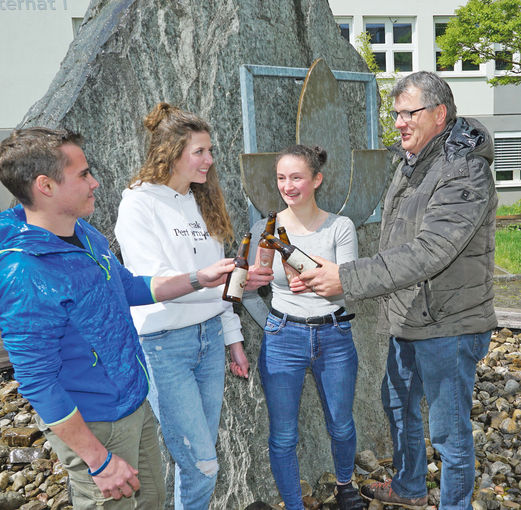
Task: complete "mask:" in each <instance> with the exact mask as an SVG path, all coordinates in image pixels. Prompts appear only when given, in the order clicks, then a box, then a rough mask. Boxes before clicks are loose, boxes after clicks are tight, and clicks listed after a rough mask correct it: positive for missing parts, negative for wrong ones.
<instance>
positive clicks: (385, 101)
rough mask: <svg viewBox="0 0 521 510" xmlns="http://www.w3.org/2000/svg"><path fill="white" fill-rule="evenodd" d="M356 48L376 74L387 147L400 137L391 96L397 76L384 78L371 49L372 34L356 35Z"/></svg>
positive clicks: (383, 132)
mask: <svg viewBox="0 0 521 510" xmlns="http://www.w3.org/2000/svg"><path fill="white" fill-rule="evenodd" d="M356 49H357V50H358V53H360V55H361V57H362V58H363V59H364V60H365V63H366V64H367V67H368V68H369V71H371V72H372V73H374V74H375V76H376V81H377V83H378V88H379V89H380V99H381V103H380V125H381V126H382V142H383V144H384V145H385V146H386V147H389V146H391V145H392V144H393V143H395V142H397V141H398V139H399V134H398V131H396V128H395V127H394V120H393V118H392V117H391V111H392V110H393V109H394V100H393V98H392V97H391V89H392V88H393V85H394V82H395V81H396V76H395V75H392V76H391V77H386V78H384V77H383V76H382V75H383V73H382V71H381V70H380V69H379V68H378V64H377V63H376V60H375V58H374V54H373V50H372V49H371V36H370V34H369V33H368V32H362V33H361V34H360V35H358V36H357V37H356Z"/></svg>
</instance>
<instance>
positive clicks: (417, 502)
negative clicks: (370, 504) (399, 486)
mask: <svg viewBox="0 0 521 510" xmlns="http://www.w3.org/2000/svg"><path fill="white" fill-rule="evenodd" d="M391 481H392V480H387V481H385V482H374V483H370V484H367V485H363V486H362V489H361V490H360V493H361V494H362V497H363V498H364V499H367V500H368V501H372V500H373V499H376V500H378V501H380V502H381V503H384V504H386V505H396V506H403V507H404V508H410V509H411V510H421V509H423V508H425V507H426V506H427V496H423V497H421V498H402V497H400V496H398V494H396V492H394V491H393V490H392V488H391Z"/></svg>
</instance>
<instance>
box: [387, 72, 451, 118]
mask: <svg viewBox="0 0 521 510" xmlns="http://www.w3.org/2000/svg"><path fill="white" fill-rule="evenodd" d="M411 86H413V87H416V88H418V89H420V90H421V93H422V96H421V97H422V101H423V104H424V106H426V107H427V108H434V107H435V106H437V105H439V104H443V105H445V106H446V108H447V117H446V122H447V123H449V122H451V121H453V120H456V115H457V109H456V104H455V103H454V96H453V95H452V90H451V89H450V87H449V84H448V83H447V82H446V81H445V80H443V79H441V78H440V77H439V76H438V75H437V74H436V73H432V72H429V71H419V72H417V73H412V74H409V75H408V76H405V77H404V78H402V79H401V80H399V81H398V82H396V84H395V85H394V87H393V88H392V90H391V97H398V96H399V95H401V94H403V93H404V92H405V91H406V90H407V89H408V88H409V87H411Z"/></svg>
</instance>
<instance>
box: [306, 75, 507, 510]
mask: <svg viewBox="0 0 521 510" xmlns="http://www.w3.org/2000/svg"><path fill="white" fill-rule="evenodd" d="M392 95H393V97H394V106H395V111H394V112H393V116H394V118H395V120H396V122H395V126H396V128H397V129H398V130H399V131H400V135H401V144H400V143H398V144H397V145H396V146H394V147H393V148H392V149H391V150H392V152H393V153H394V155H393V160H394V163H395V165H396V166H397V167H396V171H395V174H394V178H393V180H392V183H391V185H390V187H389V190H388V192H387V195H386V198H385V202H384V211H383V217H382V224H381V236H380V246H379V252H378V253H377V254H376V255H375V256H374V257H371V258H362V259H359V260H356V261H353V262H349V263H347V264H343V265H341V266H340V267H339V266H337V265H335V264H332V263H330V262H328V261H323V260H321V262H323V267H322V268H319V269H316V270H313V271H308V272H307V273H303V274H302V275H301V279H302V280H304V281H305V282H306V284H307V285H308V286H309V287H310V288H312V289H313V290H314V291H315V292H317V293H318V294H320V295H323V296H330V295H335V294H339V293H343V294H344V296H345V298H346V301H347V302H349V301H353V300H356V299H364V298H369V297H376V296H382V299H381V307H380V318H379V332H382V333H385V334H387V335H390V342H389V354H388V359H387V367H386V373H385V377H384V380H383V383H382V401H383V405H384V409H385V411H386V413H387V416H388V418H389V422H390V426H391V436H392V439H393V447H394V456H393V462H394V467H395V468H396V474H395V476H394V478H393V480H392V481H388V482H385V483H374V484H371V485H367V486H364V487H363V488H362V495H363V496H364V497H365V498H366V499H369V500H371V499H378V500H380V501H382V502H384V503H386V504H391V505H393V504H394V505H398V506H406V507H407V508H414V507H423V506H425V505H426V504H427V496H426V492H427V490H426V483H425V477H426V473H427V462H426V454H425V442H424V439H423V426H422V419H421V413H420V400H421V398H422V396H423V395H425V396H426V399H427V403H428V405H429V429H430V435H431V442H432V445H433V446H434V447H435V448H436V449H437V450H438V451H439V453H440V455H441V458H442V462H443V467H442V475H441V503H440V509H442V510H446V509H456V508H457V509H459V510H462V509H466V510H470V509H471V508H472V507H471V496H472V490H473V488H474V445H473V437H472V426H471V422H470V411H471V407H472V391H473V386H474V377H475V371H476V363H477V361H478V360H479V359H480V358H482V357H483V356H484V355H485V354H486V353H487V350H488V345H489V342H490V336H491V330H492V329H493V328H495V327H496V326H497V322H496V318H495V314H494V307H493V302H492V301H493V286H492V278H493V271H494V244H495V241H494V230H495V211H496V207H497V195H496V191H495V186H494V179H493V176H492V172H491V170H490V163H491V162H492V159H493V144H492V140H491V138H490V135H489V134H488V132H487V131H486V129H485V128H484V127H483V126H482V125H481V124H480V123H479V122H477V121H475V120H473V119H465V118H457V117H456V106H455V104H454V98H453V95H452V92H451V90H450V88H449V86H448V85H447V83H446V82H445V81H444V80H442V79H441V78H439V77H438V76H437V75H436V74H435V73H430V72H418V73H413V74H411V75H409V76H407V77H405V78H403V79H402V80H400V81H399V82H398V83H397V84H396V85H395V87H394V89H393V91H392Z"/></svg>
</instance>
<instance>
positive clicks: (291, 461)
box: [250, 145, 364, 510]
mask: <svg viewBox="0 0 521 510" xmlns="http://www.w3.org/2000/svg"><path fill="white" fill-rule="evenodd" d="M326 159H327V154H326V152H325V151H324V150H323V149H321V148H320V147H315V148H310V147H306V146H304V145H295V146H292V147H288V148H287V149H285V150H284V151H282V152H281V154H280V155H279V156H278V159H277V165H276V172H277V183H278V189H279V192H280V194H281V196H282V199H283V200H284V202H285V203H286V205H287V206H288V207H287V208H286V209H284V210H283V211H281V212H280V213H278V214H277V226H283V227H284V228H285V229H286V232H287V234H288V237H289V241H290V243H292V244H293V245H295V246H297V247H298V248H300V249H301V250H302V251H304V252H305V253H308V254H311V255H318V256H321V257H323V258H324V259H327V260H331V261H334V262H336V263H337V264H341V263H343V262H348V261H350V260H353V259H355V258H356V257H357V239H356V230H355V226H354V224H353V222H352V221H351V220H350V219H349V218H347V217H344V216H337V215H336V214H331V213H329V212H327V211H324V210H322V209H320V208H319V207H318V205H317V203H316V200H315V191H316V190H317V189H318V187H319V186H320V184H321V183H322V179H323V175H322V172H321V171H320V170H321V168H322V166H323V165H324V163H325V162H326ZM264 224H265V220H261V221H260V222H258V223H256V224H255V225H254V226H253V228H252V240H253V241H254V242H256V241H257V242H258V240H259V235H260V234H261V233H262V229H263V228H264ZM252 248H253V250H252V251H251V252H250V253H251V260H253V257H254V256H255V251H256V250H255V245H254V246H252ZM273 273H274V280H273V281H272V282H271V290H272V292H273V297H272V301H271V311H270V314H269V315H268V318H267V320H266V325H265V326H264V336H263V339H262V346H261V352H260V356H259V372H260V376H261V382H262V386H263V389H264V394H265V396H266V403H267V406H268V412H269V418H270V436H269V454H270V464H271V471H272V473H273V476H274V478H275V482H276V483H277V487H278V489H279V492H280V495H281V496H282V498H283V500H284V503H285V508H286V509H287V510H304V506H303V503H302V494H301V488H300V474H299V467H298V460H297V454H296V447H297V442H298V414H299V404H300V398H301V394H302V385H303V383H304V376H305V374H306V370H307V369H308V368H310V369H311V371H312V373H313V376H314V378H315V381H316V384H317V388H318V392H319V395H320V398H321V401H322V406H323V409H324V416H325V420H326V425H327V429H328V432H329V434H330V436H331V451H332V455H333V460H334V464H335V472H336V476H337V482H338V483H337V489H336V499H337V503H338V507H339V509H340V510H362V509H363V507H364V505H363V503H362V500H361V498H360V496H359V494H358V491H357V490H356V489H355V488H354V487H353V485H352V483H351V476H352V474H353V468H354V457H355V451H356V431H355V424H354V421H353V415H352V407H353V397H354V390H355V381H356V374H357V368H358V358H357V354H356V349H355V346H354V343H353V338H352V335H351V325H350V322H349V320H350V319H351V318H352V317H353V315H350V314H348V313H347V312H346V310H345V309H344V308H343V304H344V303H343V299H342V296H333V297H332V298H324V297H321V296H318V295H317V294H315V293H314V292H310V291H309V289H308V287H307V286H306V285H305V284H304V283H303V282H302V281H301V280H300V279H299V277H298V276H293V277H292V279H291V282H290V283H289V284H288V279H289V277H288V279H287V276H286V271H285V269H284V267H283V265H282V262H281V258H280V257H279V256H278V255H277V254H275V258H274V262H273Z"/></svg>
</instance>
